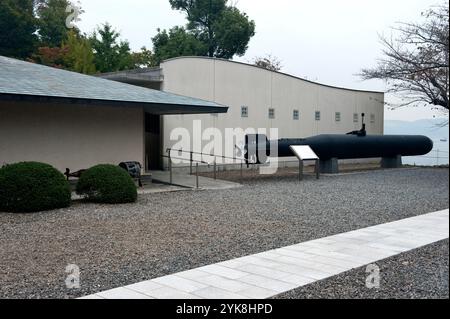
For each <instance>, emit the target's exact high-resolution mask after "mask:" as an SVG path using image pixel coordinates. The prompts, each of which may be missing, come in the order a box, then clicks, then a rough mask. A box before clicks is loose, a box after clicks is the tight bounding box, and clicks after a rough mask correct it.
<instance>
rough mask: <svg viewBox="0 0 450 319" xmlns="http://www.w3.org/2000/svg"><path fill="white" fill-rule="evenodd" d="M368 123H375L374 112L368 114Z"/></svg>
mask: <svg viewBox="0 0 450 319" xmlns="http://www.w3.org/2000/svg"><path fill="white" fill-rule="evenodd" d="M370 123H375V114H370Z"/></svg>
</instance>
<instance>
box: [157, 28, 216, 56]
mask: <svg viewBox="0 0 450 319" xmlns="http://www.w3.org/2000/svg"><path fill="white" fill-rule="evenodd" d="M152 41H153V50H154V52H155V53H154V63H155V64H156V65H159V64H160V63H161V61H163V60H167V59H170V58H174V57H179V56H204V55H207V53H208V47H207V45H206V44H204V43H203V42H202V41H200V40H198V39H197V38H196V37H195V36H194V35H193V34H191V33H188V32H186V30H185V28H183V27H173V28H172V29H170V30H169V32H167V31H166V30H162V31H161V30H160V29H158V34H157V35H156V36H155V37H154V38H152Z"/></svg>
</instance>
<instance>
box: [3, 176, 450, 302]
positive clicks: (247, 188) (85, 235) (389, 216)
mask: <svg viewBox="0 0 450 319" xmlns="http://www.w3.org/2000/svg"><path fill="white" fill-rule="evenodd" d="M448 181H449V171H448V169H402V170H391V171H371V172H367V173H354V174H349V175H340V176H323V177H322V178H321V179H320V180H318V181H317V180H315V179H314V178H313V177H312V176H307V177H306V179H305V180H304V181H303V182H298V181H297V178H296V177H295V176H292V177H289V176H288V177H277V176H274V177H272V178H265V179H261V180H257V179H255V180H250V181H247V182H246V183H245V185H244V187H241V188H236V189H229V190H221V191H183V192H175V193H173V192H172V193H158V194H149V195H141V196H140V197H139V199H138V202H137V203H136V204H129V205H116V206H110V205H95V204H85V203H75V204H74V205H73V206H72V207H70V208H68V209H61V210H55V211H50V212H43V213H35V214H6V213H0V242H1V245H0V298H73V297H78V296H83V295H87V294H91V293H95V292H98V291H102V290H106V289H110V288H114V287H118V286H122V285H126V284H131V283H135V282H139V281H142V280H148V279H150V278H155V277H158V276H162V275H167V274H171V273H174V272H178V271H182V270H187V269H191V268H195V267H199V266H203V265H207V264H211V263H215V262H219V261H223V260H227V259H231V258H236V257H240V256H244V255H249V254H254V253H258V252H262V251H266V250H269V249H274V248H278V247H282V246H287V245H292V244H296V243H299V242H303V241H306V240H310V239H315V238H320V237H324V236H330V235H333V234H337V233H341V232H347V231H350V230H353V229H358V228H362V227H368V226H371V225H376V224H380V223H385V222H389V221H393V220H398V219H402V218H406V217H410V216H414V215H419V214H424V213H428V212H432V211H437V210H441V209H445V208H448V207H449V206H448V190H449V189H448V188H449V187H448V186H449V185H448V184H449V183H448ZM68 264H76V265H78V266H79V267H80V270H81V288H80V289H75V290H73V289H72V290H68V289H67V288H66V287H65V283H64V280H65V278H66V276H67V274H66V273H65V267H66V266H67V265H68Z"/></svg>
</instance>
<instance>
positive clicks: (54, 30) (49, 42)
mask: <svg viewBox="0 0 450 319" xmlns="http://www.w3.org/2000/svg"><path fill="white" fill-rule="evenodd" d="M69 5H71V2H70V1H68V0H39V3H38V4H37V8H36V14H37V16H38V19H39V20H38V25H39V37H40V40H41V46H44V47H45V46H46V47H59V46H60V45H61V43H63V42H64V41H66V40H67V31H69V30H68V27H67V26H66V20H67V18H68V16H69V13H68V12H66V8H67V7H68V6H69ZM79 13H82V11H81V9H80V10H79Z"/></svg>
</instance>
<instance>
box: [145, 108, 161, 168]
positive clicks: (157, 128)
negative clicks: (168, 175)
mask: <svg viewBox="0 0 450 319" xmlns="http://www.w3.org/2000/svg"><path fill="white" fill-rule="evenodd" d="M145 158H146V162H147V164H146V165H147V167H146V170H147V171H149V170H159V169H160V168H161V163H162V159H161V116H160V115H154V114H149V113H145Z"/></svg>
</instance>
